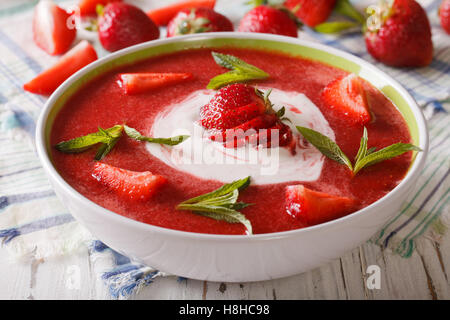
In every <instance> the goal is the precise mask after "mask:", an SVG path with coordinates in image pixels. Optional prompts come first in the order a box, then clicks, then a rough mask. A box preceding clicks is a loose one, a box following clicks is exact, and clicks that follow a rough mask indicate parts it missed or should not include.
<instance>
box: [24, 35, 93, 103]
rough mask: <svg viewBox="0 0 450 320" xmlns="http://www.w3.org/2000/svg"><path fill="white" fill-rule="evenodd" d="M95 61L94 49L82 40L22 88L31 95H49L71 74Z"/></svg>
mask: <svg viewBox="0 0 450 320" xmlns="http://www.w3.org/2000/svg"><path fill="white" fill-rule="evenodd" d="M95 60H97V53H96V52H95V49H94V48H93V47H92V45H91V44H90V43H89V42H87V41H86V40H83V41H81V42H80V43H79V44H78V45H76V46H75V47H73V48H72V49H71V50H70V51H68V52H67V53H66V54H65V55H64V56H62V57H61V59H60V60H59V61H58V62H56V64H54V65H53V66H52V67H50V68H49V69H47V70H45V71H44V72H42V73H40V74H39V75H37V76H36V77H35V78H34V79H32V80H31V81H29V82H27V83H25V84H24V85H23V88H24V89H25V90H26V91H29V92H32V93H38V94H44V95H49V94H51V93H52V92H53V91H55V90H56V88H58V87H59V85H60V84H62V83H63V82H64V81H65V80H66V79H67V78H69V77H70V76H71V75H72V74H74V73H75V72H76V71H78V70H79V69H81V68H83V67H84V66H86V65H88V64H89V63H91V62H93V61H95Z"/></svg>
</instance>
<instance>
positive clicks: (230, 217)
mask: <svg viewBox="0 0 450 320" xmlns="http://www.w3.org/2000/svg"><path fill="white" fill-rule="evenodd" d="M249 184H250V177H247V178H244V179H240V180H236V181H234V182H231V183H228V184H225V185H223V186H222V187H220V188H219V189H216V190H214V191H212V192H209V193H206V194H203V195H200V196H198V197H194V198H191V199H188V200H186V201H183V202H182V203H180V204H179V205H178V206H177V209H178V210H190V211H192V212H194V213H196V214H199V215H202V216H206V217H209V218H212V219H216V220H222V221H226V222H229V223H242V224H243V225H244V226H245V228H246V229H247V233H248V234H252V225H251V223H250V221H249V220H248V219H247V218H246V217H245V215H243V214H242V213H240V212H239V211H238V210H240V209H243V208H245V207H247V206H249V205H251V204H248V203H244V202H237V199H238V197H239V191H241V190H243V189H245V188H247V187H248V185H249Z"/></svg>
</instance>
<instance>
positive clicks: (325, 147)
mask: <svg viewBox="0 0 450 320" xmlns="http://www.w3.org/2000/svg"><path fill="white" fill-rule="evenodd" d="M297 130H298V131H299V132H300V133H301V134H302V135H303V137H304V138H305V139H306V140H307V141H308V142H309V143H311V144H312V145H313V146H314V147H316V148H317V150H319V151H320V152H321V153H322V154H323V155H325V156H326V157H328V158H330V159H332V160H334V161H337V162H339V163H341V164H344V165H346V166H347V167H348V168H349V169H350V170H353V166H352V163H351V162H350V160H349V159H348V157H347V156H346V155H345V154H344V152H342V150H341V148H339V146H338V145H337V144H336V143H335V142H334V141H333V140H331V139H330V138H328V137H327V136H324V135H323V134H321V133H320V132H317V131H315V130H313V129H309V128H306V127H300V126H297Z"/></svg>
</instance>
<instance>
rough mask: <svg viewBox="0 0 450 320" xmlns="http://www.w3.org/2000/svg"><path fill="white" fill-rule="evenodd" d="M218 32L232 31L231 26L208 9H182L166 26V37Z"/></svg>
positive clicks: (227, 21) (222, 17)
mask: <svg viewBox="0 0 450 320" xmlns="http://www.w3.org/2000/svg"><path fill="white" fill-rule="evenodd" d="M218 31H233V24H232V23H231V21H230V20H229V19H228V18H227V17H225V16H224V15H221V14H220V13H217V12H216V11H214V10H213V9H210V8H191V9H183V10H181V11H179V12H178V13H177V15H176V16H175V17H174V18H173V19H172V20H170V22H169V24H168V25H167V37H173V36H179V35H183V34H190V33H200V32H218Z"/></svg>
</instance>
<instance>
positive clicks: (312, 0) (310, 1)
mask: <svg viewBox="0 0 450 320" xmlns="http://www.w3.org/2000/svg"><path fill="white" fill-rule="evenodd" d="M335 4H336V0H286V1H285V2H284V6H285V7H286V8H288V9H289V10H291V11H292V12H293V13H294V14H295V15H296V16H297V17H298V18H299V19H300V20H301V21H302V22H303V23H304V24H306V25H307V26H309V27H315V26H316V25H318V24H320V23H322V22H324V21H326V20H327V19H328V17H329V16H330V14H331V11H333V8H334V5H335Z"/></svg>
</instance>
